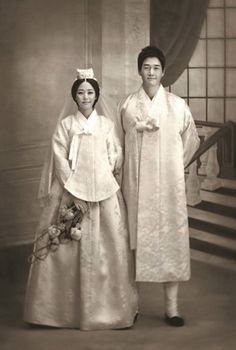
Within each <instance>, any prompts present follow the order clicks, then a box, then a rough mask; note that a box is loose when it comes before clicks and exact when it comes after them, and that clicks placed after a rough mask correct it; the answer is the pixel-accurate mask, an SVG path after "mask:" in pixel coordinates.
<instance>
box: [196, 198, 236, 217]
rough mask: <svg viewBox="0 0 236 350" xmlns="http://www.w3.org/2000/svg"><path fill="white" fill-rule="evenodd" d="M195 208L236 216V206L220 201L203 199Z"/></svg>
mask: <svg viewBox="0 0 236 350" xmlns="http://www.w3.org/2000/svg"><path fill="white" fill-rule="evenodd" d="M194 208H197V209H201V210H205V211H207V212H211V213H215V214H220V215H223V216H227V217H231V218H236V208H231V207H229V206H227V205H224V204H220V203H213V202H208V201H205V200H203V201H202V202H201V203H199V204H197V205H196V206H195V207H194Z"/></svg>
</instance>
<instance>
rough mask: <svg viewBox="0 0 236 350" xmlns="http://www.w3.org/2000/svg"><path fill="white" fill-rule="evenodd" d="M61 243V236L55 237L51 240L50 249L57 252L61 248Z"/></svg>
mask: <svg viewBox="0 0 236 350" xmlns="http://www.w3.org/2000/svg"><path fill="white" fill-rule="evenodd" d="M59 244H60V241H59V238H58V237H55V238H54V239H52V240H51V242H50V246H49V249H50V250H52V251H53V252H55V251H56V250H57V249H58V248H59Z"/></svg>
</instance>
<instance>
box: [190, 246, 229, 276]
mask: <svg viewBox="0 0 236 350" xmlns="http://www.w3.org/2000/svg"><path fill="white" fill-rule="evenodd" d="M191 259H192V260H195V261H200V262H203V263H207V264H210V265H212V266H215V267H218V268H223V269H226V270H229V271H233V272H236V262H235V261H234V260H232V259H226V258H223V257H221V256H215V255H212V254H209V253H206V252H202V251H197V250H194V249H191Z"/></svg>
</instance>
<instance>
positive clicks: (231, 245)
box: [190, 227, 236, 253]
mask: <svg viewBox="0 0 236 350" xmlns="http://www.w3.org/2000/svg"><path fill="white" fill-rule="evenodd" d="M190 237H191V238H194V239H198V240H201V241H203V242H207V243H212V244H215V245H219V246H221V247H223V248H225V249H229V250H232V251H235V253H236V237H235V239H232V238H230V237H225V236H218V235H214V234H212V233H209V232H205V231H202V230H197V229H195V228H192V227H190Z"/></svg>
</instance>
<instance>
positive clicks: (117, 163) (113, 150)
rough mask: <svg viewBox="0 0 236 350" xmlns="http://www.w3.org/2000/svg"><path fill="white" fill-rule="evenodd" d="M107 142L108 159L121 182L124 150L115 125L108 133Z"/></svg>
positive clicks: (118, 180)
mask: <svg viewBox="0 0 236 350" xmlns="http://www.w3.org/2000/svg"><path fill="white" fill-rule="evenodd" d="M106 143H107V153H108V160H109V164H110V166H111V170H112V172H113V174H114V176H115V178H116V180H117V182H118V183H119V184H120V183H121V177H122V164H123V151H122V147H121V143H120V140H119V137H118V136H117V131H116V129H115V127H114V126H113V127H112V128H111V130H110V132H109V133H108V135H107V140H106Z"/></svg>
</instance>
